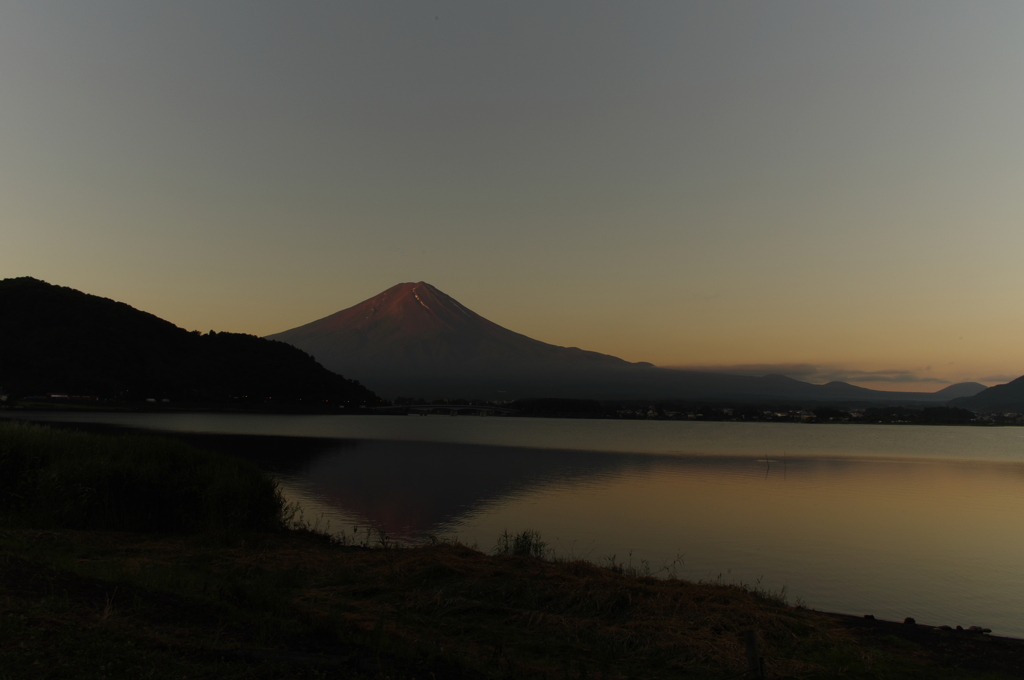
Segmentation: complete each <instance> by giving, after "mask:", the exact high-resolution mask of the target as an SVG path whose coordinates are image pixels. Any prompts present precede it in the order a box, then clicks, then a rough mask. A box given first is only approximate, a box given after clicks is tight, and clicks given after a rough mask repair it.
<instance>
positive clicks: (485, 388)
mask: <svg viewBox="0 0 1024 680" xmlns="http://www.w3.org/2000/svg"><path fill="white" fill-rule="evenodd" d="M267 337H268V338H269V339H272V340H281V341H283V342H286V343H289V344H291V345H294V346H295V347H298V348H299V349H301V350H303V351H305V352H308V353H309V354H311V355H313V356H314V357H315V358H316V360H317V361H319V362H320V363H321V364H322V365H323V366H325V367H326V368H328V369H329V370H331V371H334V372H336V373H341V374H343V375H346V376H352V377H354V378H358V379H359V380H360V381H362V382H363V384H366V385H369V386H370V387H371V388H372V389H373V390H374V391H376V392H377V393H378V394H381V395H383V396H387V397H396V396H403V397H425V398H483V399H492V400H501V401H504V400H512V399H519V398H530V397H566V398H589V399H707V400H747V401H760V400H771V401H776V400H801V401H822V402H839V401H842V402H864V403H893V404H896V403H908V402H926V403H931V404H936V403H943V402H945V401H948V400H949V399H950V398H951V397H952V396H959V395H950V394H942V393H920V392H883V391H879V390H870V389H867V388H863V387H857V386H854V385H850V384H849V383H844V382H832V383H828V384H825V385H813V384H811V383H806V382H802V381H799V380H794V379H792V378H788V377H786V376H782V375H767V376H762V377H755V376H745V375H733V374H728V373H711V372H702V371H684V370H675V369H666V368H657V367H655V366H654V365H652V364H649V363H646V362H638V363H631V362H629V361H625V360H623V359H619V358H618V357H614V356H610V355H608V354H600V353H598V352H590V351H586V350H583V349H579V348H576V347H560V346H558V345H551V344H548V343H546V342H541V341H539V340H534V339H533V338H529V337H527V336H525V335H522V334H520V333H516V332H514V331H511V330H509V329H507V328H503V327H501V326H499V325H498V324H496V323H494V322H492V321H488V320H487V319H485V318H484V317H482V316H480V315H479V314H477V313H476V312H474V311H472V310H470V309H467V308H466V307H465V306H464V305H462V304H460V303H459V302H458V301H456V300H455V299H454V298H452V297H451V296H449V295H446V294H445V293H443V292H441V291H440V290H438V289H437V288H435V287H434V286H432V285H430V284H429V283H425V282H423V281H420V282H418V283H400V284H398V285H396V286H392V287H391V288H388V289H387V290H385V291H384V292H383V293H380V294H379V295H376V296H374V297H372V298H370V299H368V300H365V301H363V302H360V303H359V304H357V305H355V306H353V307H349V308H348V309H343V310H341V311H340V312H336V313H334V314H331V315H330V316H327V317H324V318H322V319H319V320H317V321H313V322H311V323H308V324H305V325H303V326H299V327H297V328H293V329H291V330H287V331H284V332H282V333H276V334H274V335H270V336H267ZM947 389H949V388H947ZM980 389H983V386H982V385H978V386H977V390H980ZM977 390H974V391H977Z"/></svg>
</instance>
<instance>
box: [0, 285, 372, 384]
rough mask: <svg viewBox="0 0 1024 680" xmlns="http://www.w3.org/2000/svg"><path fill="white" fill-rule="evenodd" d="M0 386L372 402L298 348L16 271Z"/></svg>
mask: <svg viewBox="0 0 1024 680" xmlns="http://www.w3.org/2000/svg"><path fill="white" fill-rule="evenodd" d="M0 391H3V392H4V393H6V394H10V395H13V396H16V397H17V396H28V395H39V394H48V393H63V394H68V395H83V396H97V397H109V398H118V399H125V400H141V399H146V398H167V399H172V400H174V401H203V402H222V401H224V400H229V399H250V400H259V399H264V398H271V399H277V400H283V401H289V400H302V399H305V400H307V403H310V402H309V401H308V400H315V399H332V400H356V401H359V400H373V401H376V397H375V395H374V394H373V393H372V392H370V391H369V390H368V389H366V388H365V387H363V386H362V385H360V384H359V383H357V382H355V381H352V380H347V379H345V378H343V377H342V376H340V375H336V374H334V373H331V372H330V371H328V370H327V369H325V368H323V367H322V366H320V365H318V364H317V363H316V361H315V360H314V359H313V358H312V357H310V356H309V355H307V354H306V353H304V352H302V351H301V350H298V349H296V348H295V347H292V346H291V345H287V344H285V343H281V342H273V341H269V340H264V339H263V338H258V337H255V336H252V335H243V334H238V333H213V332H211V333H209V334H207V335H200V334H199V333H197V332H193V333H190V332H188V331H186V330H184V329H182V328H178V327H177V326H175V325H174V324H172V323H170V322H169V321H164V320H163V319H160V318H158V317H156V316H154V315H152V314H149V313H147V312H142V311H139V310H137V309H134V308H133V307H130V306H129V305H126V304H124V303H123V302H115V301H113V300H109V299H107V298H101V297H97V296H95V295H88V294H86V293H82V292H80V291H77V290H74V289H72V288H65V287H61V286H54V285H51V284H49V283H46V282H44V281H39V280H37V279H33V278H29V277H23V278H16V279H4V280H2V281H0Z"/></svg>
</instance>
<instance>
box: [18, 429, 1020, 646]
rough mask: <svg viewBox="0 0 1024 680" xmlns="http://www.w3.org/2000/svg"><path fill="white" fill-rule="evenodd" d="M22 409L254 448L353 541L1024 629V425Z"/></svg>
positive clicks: (291, 491) (294, 495)
mask: <svg viewBox="0 0 1024 680" xmlns="http://www.w3.org/2000/svg"><path fill="white" fill-rule="evenodd" d="M19 417H25V418H31V419H33V420H43V419H48V420H52V421H61V422H83V423H103V424H109V425H117V426H123V427H132V428H142V429H150V430H160V431H167V432H177V433H191V434H189V435H188V436H190V437H192V438H194V439H198V440H199V441H200V443H203V444H205V445H209V446H213V447H216V448H224V449H227V450H232V451H235V452H239V453H242V454H244V455H247V456H249V457H251V458H253V459H254V460H256V461H257V462H258V463H259V464H260V465H262V466H263V467H264V468H265V469H267V470H268V471H270V472H272V473H273V474H275V475H276V476H277V477H278V479H280V480H281V483H282V486H283V489H284V492H285V494H286V496H288V498H290V499H292V500H296V501H298V502H300V503H301V504H302V506H303V507H304V510H305V516H306V518H307V519H310V520H314V521H318V522H319V523H320V525H321V526H328V527H329V529H330V530H331V531H343V532H345V533H347V534H348V535H350V536H351V534H352V532H353V527H356V526H358V527H360V531H361V532H363V533H365V531H366V528H367V527H372V528H374V529H381V530H384V531H385V532H387V534H389V535H390V536H392V537H396V538H398V539H400V540H404V541H409V542H415V541H417V540H423V539H424V538H425V537H426V536H427V535H428V534H433V535H438V536H446V537H457V538H458V539H459V540H461V541H463V542H464V543H467V544H470V545H476V546H478V547H479V548H480V549H482V550H490V549H491V548H492V547H493V546H494V544H495V541H496V539H497V536H498V534H499V533H501V532H502V531H503V530H505V529H508V530H509V531H510V532H519V531H522V530H524V529H535V530H537V531H539V532H540V533H541V534H542V537H543V538H544V539H545V540H546V541H547V542H548V543H549V545H550V546H551V547H552V548H553V549H554V550H555V552H556V553H557V554H560V555H563V556H575V557H585V558H587V559H589V560H592V561H595V562H599V563H602V562H605V563H606V562H607V560H608V559H609V558H611V557H612V556H614V559H615V560H616V561H617V562H626V563H627V564H628V563H629V562H630V560H631V561H632V564H633V565H634V566H637V565H639V564H640V563H641V561H642V560H643V561H646V563H647V564H649V565H650V567H651V569H652V571H657V570H658V569H660V568H662V567H664V566H668V565H674V567H675V573H676V574H677V575H678V576H679V577H681V578H687V579H691V580H708V581H719V580H721V581H722V582H726V583H729V582H733V583H740V582H742V583H747V584H756V583H759V584H760V587H762V588H765V589H768V590H774V591H778V590H780V589H782V588H785V590H786V594H787V596H788V598H789V600H790V602H792V603H796V602H802V603H805V604H806V605H807V606H809V607H812V608H814V609H821V610H826V611H840V612H847V613H852V614H874V615H875V616H877V617H880V618H887V619H895V620H902V619H903V618H904V617H906V616H913V617H914V618H916V619H917V620H918V621H919V622H921V623H930V624H936V625H937V624H948V625H952V626H955V625H958V624H959V625H963V626H964V627H967V626H970V625H981V626H985V627H988V628H992V629H993V632H994V633H997V634H1001V635H1012V636H1017V637H1024V585H1022V582H1021V575H1022V573H1024V541H1022V540H1021V538H1020V535H1021V532H1020V527H1021V523H1022V520H1024V428H972V427H918V426H884V425H878V426H875V425H804V424H788V423H749V424H747V423H700V422H657V421H652V422H646V421H610V420H543V419H530V418H489V417H479V416H460V417H457V418H452V417H443V416H428V417H420V416H409V417H402V416H256V415H253V416H249V415H222V414H194V415H190V414H186V415H164V414H154V415H148V414H59V415H57V414H22V415H20V416H19ZM229 435H230V436H229ZM253 435H258V436H253Z"/></svg>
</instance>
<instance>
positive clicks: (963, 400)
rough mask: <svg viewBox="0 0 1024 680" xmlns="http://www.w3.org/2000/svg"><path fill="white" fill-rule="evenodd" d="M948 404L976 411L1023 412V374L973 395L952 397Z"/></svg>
mask: <svg viewBox="0 0 1024 680" xmlns="http://www.w3.org/2000/svg"><path fill="white" fill-rule="evenodd" d="M949 405H950V406H956V407H959V408H965V409H968V410H971V411H974V412H976V413H1018V414H1024V376H1021V377H1020V378H1017V379H1016V380H1011V381H1010V382H1008V383H1005V384H1003V385H993V386H992V387H989V388H987V389H985V390H984V391H982V392H978V393H977V394H975V395H973V396H966V397H960V398H959V399H954V400H952V401H951V402H949Z"/></svg>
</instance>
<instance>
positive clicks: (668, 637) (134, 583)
mask: <svg viewBox="0 0 1024 680" xmlns="http://www.w3.org/2000/svg"><path fill="white" fill-rule="evenodd" d="M0 602H2V603H3V611H2V615H0V659H2V662H0V678H20V677H27V678H32V677H39V678H58V677H68V678H70V677H75V678H116V677H153V678H172V677H173V678H176V679H179V678H182V677H188V678H192V677H208V678H214V677H216V678H230V677H237V678H276V677H296V678H325V677H332V678H333V677H343V678H349V677H352V678H360V677H367V678H370V677H389V678H492V677H493V678H506V677H507V678H559V679H561V678H566V677H568V678H590V677H597V678H677V677H696V678H722V679H724V678H727V677H743V673H744V671H745V669H746V667H747V665H746V657H745V647H744V641H743V637H742V634H743V633H744V631H747V630H754V631H756V633H757V637H758V643H759V647H760V651H761V654H762V655H763V656H764V657H765V669H766V673H767V677H771V678H780V677H800V678H814V677H836V676H839V675H841V676H843V677H855V678H856V677H864V678H868V677H870V678H879V677H882V678H885V677H892V678H904V677H920V678H936V677H938V678H973V677H993V678H998V677H1024V671H1022V668H1024V643H1022V642H1021V641H1017V640H1011V639H1006V638H997V637H993V636H990V635H983V634H967V633H957V632H950V631H939V630H935V629H931V628H929V627H926V626H916V625H907V624H897V623H890V622H883V621H873V620H866V619H863V618H858V617H843V616H840V615H830V614H824V613H821V612H815V611H810V610H806V609H801V608H795V607H790V606H788V605H787V604H786V603H785V602H783V601H782V600H781V599H780V598H778V597H774V596H772V595H770V594H765V593H758V592H754V591H751V590H749V589H745V588H743V587H737V586H722V585H714V584H693V583H689V582H685V581H678V580H661V579H656V578H650V577H638V576H630V575H628V574H624V573H617V572H616V571H614V570H611V569H607V568H601V567H597V566H595V565H592V564H588V563H585V562H560V563H559V562H547V561H542V560H538V559H535V558H532V557H522V556H514V555H510V556H491V555H485V554H483V553H480V552H478V551H476V550H472V549H470V548H467V547H465V546H462V545H457V544H454V545H453V544H443V543H441V544H437V545H433V546H424V547H421V548H412V549H408V548H393V547H375V548H368V547H361V546H341V545H337V544H333V543H331V542H330V541H327V540H325V539H324V538H323V537H319V536H317V535H314V534H310V533H308V532H279V533H274V534H265V535H251V536H248V537H246V538H244V539H237V538H236V539H233V540H226V539H224V538H223V537H221V538H217V537H212V536H193V537H167V536H155V535H152V534H128V533H116V532H71V531H56V532H44V531H13V530H7V531H0Z"/></svg>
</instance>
